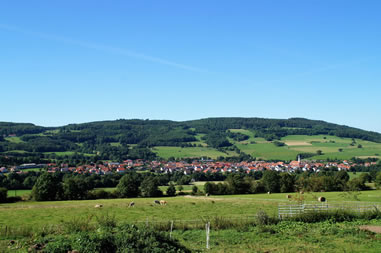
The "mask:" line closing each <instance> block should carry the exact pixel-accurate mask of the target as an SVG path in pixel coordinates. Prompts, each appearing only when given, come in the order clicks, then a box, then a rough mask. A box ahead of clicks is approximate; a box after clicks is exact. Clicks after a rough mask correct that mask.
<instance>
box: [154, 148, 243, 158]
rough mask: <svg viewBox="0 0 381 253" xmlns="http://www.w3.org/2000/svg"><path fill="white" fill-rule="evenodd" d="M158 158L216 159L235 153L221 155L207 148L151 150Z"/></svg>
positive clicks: (221, 153)
mask: <svg viewBox="0 0 381 253" xmlns="http://www.w3.org/2000/svg"><path fill="white" fill-rule="evenodd" d="M152 151H153V152H155V153H157V155H158V156H160V157H162V158H164V159H168V158H169V157H174V158H186V157H203V156H204V157H211V158H213V159H216V158H217V157H219V156H237V153H235V152H231V151H230V152H227V153H223V152H221V151H218V150H216V149H213V148H208V147H184V148H182V147H160V146H159V147H155V148H153V149H152Z"/></svg>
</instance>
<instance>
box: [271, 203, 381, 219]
mask: <svg viewBox="0 0 381 253" xmlns="http://www.w3.org/2000/svg"><path fill="white" fill-rule="evenodd" d="M332 210H350V211H351V212H355V213H364V212H370V211H381V203H372V202H362V203H351V202H348V203H347V202H339V203H335V202H332V203H328V202H322V203H316V202H315V203H308V202H301V203H279V204H278V217H279V218H280V219H282V218H284V217H292V216H295V215H300V214H303V213H313V212H316V213H322V212H328V211H332Z"/></svg>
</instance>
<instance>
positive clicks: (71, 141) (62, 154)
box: [0, 118, 381, 165]
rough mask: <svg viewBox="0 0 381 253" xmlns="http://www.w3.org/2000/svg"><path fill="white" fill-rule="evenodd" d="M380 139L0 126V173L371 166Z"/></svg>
mask: <svg viewBox="0 0 381 253" xmlns="http://www.w3.org/2000/svg"><path fill="white" fill-rule="evenodd" d="M380 154H381V134H380V133H376V132H370V131H364V130H361V129H357V128H353V127H348V126H343V125H337V124H333V123H328V122H324V121H317V120H308V119H303V118H291V119H264V118H207V119H200V120H192V121H183V122H176V121H169V120H138V119H131V120H124V119H121V120H115V121H99V122H90V123H84V124H70V125H66V126H62V127H54V128H52V127H41V126H36V125H33V124H28V123H9V122H0V165H6V164H19V163H26V162H49V161H59V162H67V163H75V164H79V163H85V162H91V161H92V162H95V161H98V160H113V161H119V160H124V159H127V158H131V159H138V158H142V159H159V158H163V159H174V158H200V157H210V158H213V159H240V160H248V159H254V158H256V159H264V160H293V159H295V158H296V157H297V156H298V155H300V156H301V157H302V158H309V159H324V160H326V159H339V160H342V159H350V158H352V157H358V158H367V157H372V158H379V157H380Z"/></svg>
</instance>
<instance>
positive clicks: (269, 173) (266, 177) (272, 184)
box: [262, 170, 280, 192]
mask: <svg viewBox="0 0 381 253" xmlns="http://www.w3.org/2000/svg"><path fill="white" fill-rule="evenodd" d="M279 181H280V176H279V174H278V172H276V171H273V170H266V171H265V172H263V177H262V183H263V186H264V187H265V190H266V191H267V192H279V191H280V182H279Z"/></svg>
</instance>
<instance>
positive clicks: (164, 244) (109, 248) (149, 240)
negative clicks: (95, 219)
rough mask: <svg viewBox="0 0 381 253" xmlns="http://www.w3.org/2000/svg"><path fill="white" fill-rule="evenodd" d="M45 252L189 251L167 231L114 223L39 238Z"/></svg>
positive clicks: (158, 252)
mask: <svg viewBox="0 0 381 253" xmlns="http://www.w3.org/2000/svg"><path fill="white" fill-rule="evenodd" d="M42 243H46V244H45V248H44V252H53V253H61V252H62V253H66V252H68V251H71V250H77V251H79V252H101V253H102V252H104V253H116V252H132V253H133V252H136V253H137V252H155V253H161V252H163V253H164V252H176V253H182V252H184V253H188V252H191V251H190V250H188V249H187V248H185V247H184V246H182V245H181V244H180V243H179V242H178V241H176V240H173V239H170V238H169V236H168V235H166V234H164V233H162V232H157V231H154V230H152V229H148V228H139V227H136V226H133V225H124V226H121V227H116V228H115V229H114V230H110V228H104V227H101V228H100V229H98V230H97V231H96V232H93V231H92V232H79V233H73V234H71V235H69V236H56V237H53V238H48V239H47V240H45V241H42Z"/></svg>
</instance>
